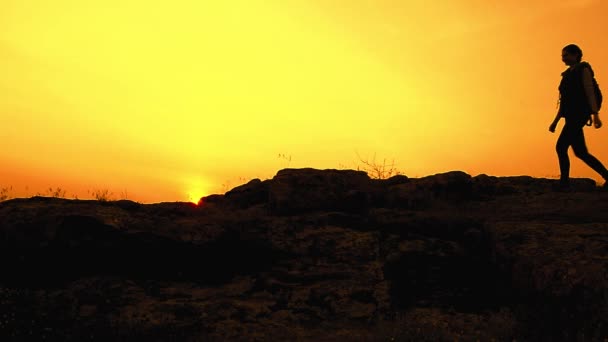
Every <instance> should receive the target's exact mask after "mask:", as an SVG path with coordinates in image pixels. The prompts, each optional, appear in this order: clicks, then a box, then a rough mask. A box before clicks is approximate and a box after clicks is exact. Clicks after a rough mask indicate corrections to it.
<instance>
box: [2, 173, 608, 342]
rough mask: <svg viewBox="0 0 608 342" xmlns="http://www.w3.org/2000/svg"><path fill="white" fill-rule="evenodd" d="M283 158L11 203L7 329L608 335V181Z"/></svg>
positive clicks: (6, 335)
mask: <svg viewBox="0 0 608 342" xmlns="http://www.w3.org/2000/svg"><path fill="white" fill-rule="evenodd" d="M555 182H556V181H555V180H549V179H538V178H532V177H526V176H522V177H492V176H487V175H479V176H476V177H471V176H469V175H467V174H465V173H463V172H457V171H455V172H449V173H444V174H438V175H433V176H428V177H424V178H416V179H414V178H408V177H405V176H396V177H393V178H390V179H387V180H372V179H369V178H368V176H367V175H366V174H365V173H363V172H358V171H352V170H315V169H285V170H281V171H279V172H278V173H277V175H276V176H275V177H274V178H273V179H270V180H265V181H260V180H253V181H251V182H249V183H247V184H244V185H241V186H239V187H237V188H234V189H232V190H231V191H229V192H228V193H226V194H225V195H212V196H208V197H205V198H203V199H202V200H201V202H200V203H199V205H194V204H189V203H159V204H147V205H143V204H138V203H135V202H131V201H124V200H123V201H112V202H99V201H85V200H66V199H58V198H43V197H34V198H29V199H13V200H9V201H5V202H2V203H0V340H1V341H13V340H15V341H22V340H30V339H34V340H62V341H88V340H101V341H121V340H129V341H130V340H147V341H214V340H246V341H348V340H355V341H441V340H450V341H453V340H458V341H476V340H480V341H490V340H496V341H512V340H517V341H536V340H539V341H540V340H542V341H560V340H565V341H604V340H605V339H606V338H608V192H607V191H602V190H600V189H599V188H596V186H595V183H594V182H593V181H592V180H589V179H576V180H574V182H573V189H572V191H570V192H555V191H552V186H553V185H554V183H555Z"/></svg>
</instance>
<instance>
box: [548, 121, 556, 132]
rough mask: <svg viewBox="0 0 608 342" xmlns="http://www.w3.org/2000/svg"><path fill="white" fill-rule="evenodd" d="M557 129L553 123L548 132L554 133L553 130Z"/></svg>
mask: <svg viewBox="0 0 608 342" xmlns="http://www.w3.org/2000/svg"><path fill="white" fill-rule="evenodd" d="M556 127H557V121H553V122H552V123H551V125H550V126H549V132H551V133H555V128H556Z"/></svg>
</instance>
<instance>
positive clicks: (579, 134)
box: [572, 127, 608, 180]
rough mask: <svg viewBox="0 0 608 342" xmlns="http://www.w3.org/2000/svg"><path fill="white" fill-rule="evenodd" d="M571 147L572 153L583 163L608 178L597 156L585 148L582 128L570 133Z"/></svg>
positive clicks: (607, 173)
mask: <svg viewBox="0 0 608 342" xmlns="http://www.w3.org/2000/svg"><path fill="white" fill-rule="evenodd" d="M572 149H573V150H574V155H576V156H577V157H578V158H580V159H581V160H582V161H584V162H585V164H587V165H589V167H591V168H592V169H593V170H594V171H595V172H597V173H599V174H600V176H602V177H603V178H604V179H606V180H608V170H606V167H604V165H603V164H602V162H600V161H599V160H598V159H597V158H595V157H594V156H593V155H592V154H591V153H589V150H588V149H587V144H585V134H584V133H583V128H582V127H581V128H580V129H577V130H574V131H573V135H572Z"/></svg>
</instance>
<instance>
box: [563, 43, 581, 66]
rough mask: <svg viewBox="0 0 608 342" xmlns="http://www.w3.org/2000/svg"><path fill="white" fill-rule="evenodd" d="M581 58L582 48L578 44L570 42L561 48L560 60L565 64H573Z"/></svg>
mask: <svg viewBox="0 0 608 342" xmlns="http://www.w3.org/2000/svg"><path fill="white" fill-rule="evenodd" d="M582 59H583V50H581V48H580V47H578V45H575V44H570V45H566V46H565V47H564V48H563V49H562V61H563V62H564V63H565V64H566V65H574V64H576V63H580V61H581V60H582Z"/></svg>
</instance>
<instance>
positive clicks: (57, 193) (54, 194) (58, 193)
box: [48, 187, 65, 198]
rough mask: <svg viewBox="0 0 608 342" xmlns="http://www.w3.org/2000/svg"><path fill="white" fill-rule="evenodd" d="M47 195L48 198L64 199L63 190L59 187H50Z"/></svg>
mask: <svg viewBox="0 0 608 342" xmlns="http://www.w3.org/2000/svg"><path fill="white" fill-rule="evenodd" d="M48 193H49V196H50V197H57V198H65V190H63V189H61V188H60V187H57V188H56V189H53V188H52V187H51V188H49V190H48Z"/></svg>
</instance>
